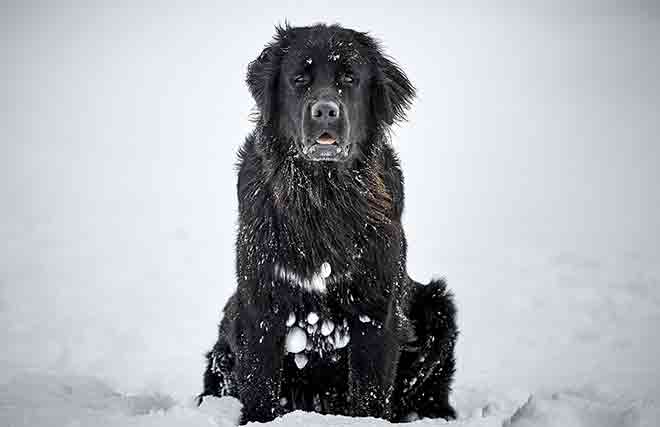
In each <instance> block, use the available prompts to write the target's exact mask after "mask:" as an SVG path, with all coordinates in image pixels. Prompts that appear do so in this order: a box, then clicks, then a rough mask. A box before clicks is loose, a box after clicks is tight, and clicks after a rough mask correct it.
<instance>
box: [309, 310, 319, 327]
mask: <svg viewBox="0 0 660 427" xmlns="http://www.w3.org/2000/svg"><path fill="white" fill-rule="evenodd" d="M318 321H319V315H318V314H316V313H314V312H313V311H312V312H310V313H309V314H308V315H307V323H309V324H310V325H316V322H318Z"/></svg>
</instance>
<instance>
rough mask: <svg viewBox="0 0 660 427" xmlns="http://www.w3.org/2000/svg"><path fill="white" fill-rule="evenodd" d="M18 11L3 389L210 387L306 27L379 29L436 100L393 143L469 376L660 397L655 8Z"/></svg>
mask: <svg viewBox="0 0 660 427" xmlns="http://www.w3.org/2000/svg"><path fill="white" fill-rule="evenodd" d="M549 4H552V6H550V5H549ZM1 7H2V10H1V11H0V20H1V21H0V28H1V32H2V40H1V48H2V61H3V65H2V67H0V77H1V80H2V82H3V83H2V85H1V86H0V87H1V88H2V89H1V90H2V93H1V95H2V96H1V97H0V100H1V101H0V102H1V103H2V104H1V105H2V109H1V110H0V120H1V121H0V133H1V140H0V177H1V180H0V323H1V324H2V325H3V326H2V328H0V341H1V342H2V343H3V350H2V351H0V374H2V375H1V377H0V380H2V381H7V380H9V379H10V378H12V377H13V376H14V375H15V374H17V373H19V372H23V371H25V370H29V371H44V372H45V371H49V372H57V373H75V374H83V375H91V376H94V377H98V378H102V379H103V380H104V381H107V382H108V383H109V384H111V385H112V387H114V388H115V389H117V390H121V391H126V392H141V391H145V390H148V391H154V390H156V391H161V392H163V393H166V394H169V395H172V396H175V397H176V398H180V399H184V398H189V397H190V396H192V395H193V394H195V393H197V392H198V391H199V390H200V389H201V374H202V370H203V363H202V362H203V359H202V355H203V353H204V352H205V351H206V350H207V349H209V348H210V347H211V345H212V344H213V342H214V340H215V336H216V325H217V323H218V321H219V316H220V312H221V308H222V306H223V304H224V302H225V300H226V298H227V297H228V296H229V295H230V294H231V293H232V292H233V289H234V287H235V281H234V248H233V246H234V233H235V228H236V217H237V212H236V210H237V209H236V206H237V204H236V197H235V184H236V182H235V181H236V176H235V169H234V163H235V153H236V151H237V149H238V147H239V145H240V144H241V143H242V141H243V139H244V137H245V136H246V135H247V134H248V132H249V131H250V129H251V127H252V124H251V123H250V122H249V115H250V112H251V111H252V108H253V100H252V99H251V98H250V96H249V93H248V91H247V88H246V86H245V84H244V76H245V71H246V67H247V64H248V63H249V62H250V61H251V60H253V59H254V58H256V56H257V55H258V54H259V52H260V51H261V48H262V47H263V45H264V44H265V43H266V42H268V41H269V39H270V37H271V36H272V34H273V33H274V29H273V26H274V24H276V23H283V22H284V19H285V18H286V19H288V20H289V21H290V22H291V23H292V24H293V25H308V24H311V23H315V22H319V21H323V22H328V23H334V22H339V23H341V24H343V25H344V26H347V27H350V28H354V29H358V30H363V31H370V32H371V33H372V34H373V35H374V36H376V37H378V38H379V39H381V40H382V41H383V43H384V46H385V47H386V50H387V52H388V53H390V54H391V55H392V56H393V57H394V58H395V59H396V60H397V61H398V62H399V64H400V65H401V66H402V68H403V69H404V70H406V72H407V74H408V76H409V77H410V78H411V80H412V81H413V82H414V84H415V86H416V87H417V89H418V93H419V97H418V99H417V100H416V101H415V103H414V105H413V108H412V110H411V111H410V113H409V122H408V123H405V124H403V125H402V126H399V127H397V128H396V129H395V131H394V138H393V139H394V141H393V143H394V145H395V146H396V148H397V150H398V151H399V152H400V154H401V158H402V163H403V170H404V174H405V178H406V210H405V214H404V221H405V229H406V232H407V236H408V241H409V265H408V268H409V271H410V274H411V275H412V276H413V277H414V278H416V279H418V280H421V281H426V280H428V279H429V278H430V277H432V276H440V275H444V276H446V277H447V279H448V281H449V284H450V287H451V288H452V289H453V290H454V292H455V294H456V298H457V303H458V308H459V311H460V314H459V323H460V327H461V330H462V335H461V337H460V341H459V347H458V355H457V357H458V368H459V371H458V374H457V388H458V389H461V387H462V388H469V387H478V388H480V389H491V388H492V389H498V390H503V389H507V390H510V389H515V390H522V391H524V392H529V391H536V390H542V389H546V388H549V389H558V388H559V389H561V388H566V387H569V388H570V387H583V386H593V385H594V384H597V386H598V387H599V388H603V389H608V390H613V391H614V392H615V393H620V394H623V395H625V396H627V397H629V398H630V399H658V398H660V389H659V386H658V384H660V368H659V367H658V362H657V361H658V360H660V333H659V332H658V325H659V324H660V191H659V190H658V182H660V172H659V169H660V148H659V144H660V141H659V138H658V134H659V133H660V84H659V83H658V76H659V75H660V12H659V10H660V9H659V8H658V7H657V6H653V3H652V2H648V4H646V5H642V6H639V5H637V6H625V7H624V6H617V7H615V6H610V5H609V4H608V3H593V4H592V3H582V4H580V5H574V4H573V3H572V2H560V3H557V2H548V5H542V4H541V3H538V2H537V3H535V5H534V6H532V5H528V6H525V7H520V6H514V4H513V3H509V2H505V3H500V5H499V7H495V6H489V5H487V4H485V3H484V4H481V5H477V6H473V7H467V6H465V7H458V6H455V5H454V6H452V5H449V4H448V3H431V2H421V3H416V2H412V1H405V2H402V1H397V2H388V1H378V2H370V3H367V2H343V1H337V0H334V1H332V2H325V3H319V2H282V1H278V2H266V3H261V4H259V3H251V2H247V1H242V2H232V4H231V5H230V4H223V3H222V2H209V3H203V4H201V3H194V4H193V2H181V3H179V4H175V3H167V4H165V3H164V2H153V3H143V4H140V5H137V2H123V4H122V5H121V6H119V5H113V6H110V5H108V4H107V3H105V5H103V4H102V3H99V4H98V5H94V4H92V3H91V2H79V3H69V2H58V3H57V4H56V3H55V2H43V3H28V2H17V4H14V5H12V4H3V5H2V6H1Z"/></svg>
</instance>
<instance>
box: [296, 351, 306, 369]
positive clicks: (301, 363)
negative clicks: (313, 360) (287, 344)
mask: <svg viewBox="0 0 660 427" xmlns="http://www.w3.org/2000/svg"><path fill="white" fill-rule="evenodd" d="M293 360H294V362H296V366H297V367H298V369H302V368H304V367H305V366H306V365H307V355H306V354H304V353H298V354H296V355H295V356H294V358H293Z"/></svg>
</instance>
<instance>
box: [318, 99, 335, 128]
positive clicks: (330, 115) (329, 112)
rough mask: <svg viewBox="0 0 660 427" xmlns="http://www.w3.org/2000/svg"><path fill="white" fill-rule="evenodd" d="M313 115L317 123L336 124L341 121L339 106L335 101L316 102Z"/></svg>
mask: <svg viewBox="0 0 660 427" xmlns="http://www.w3.org/2000/svg"><path fill="white" fill-rule="evenodd" d="M311 113H312V120H313V121H315V122H318V123H322V124H330V123H334V122H336V121H337V119H339V105H337V103H336V102H334V101H316V102H315V103H313V104H312V108H311Z"/></svg>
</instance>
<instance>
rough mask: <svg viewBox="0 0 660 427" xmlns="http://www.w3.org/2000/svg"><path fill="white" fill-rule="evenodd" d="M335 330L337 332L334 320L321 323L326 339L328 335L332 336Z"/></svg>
mask: <svg viewBox="0 0 660 427" xmlns="http://www.w3.org/2000/svg"><path fill="white" fill-rule="evenodd" d="M334 330H335V324H334V322H333V321H332V320H324V321H323V322H322V323H321V334H322V335H323V336H324V337H327V336H328V335H330V334H331V333H332V331H334Z"/></svg>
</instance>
